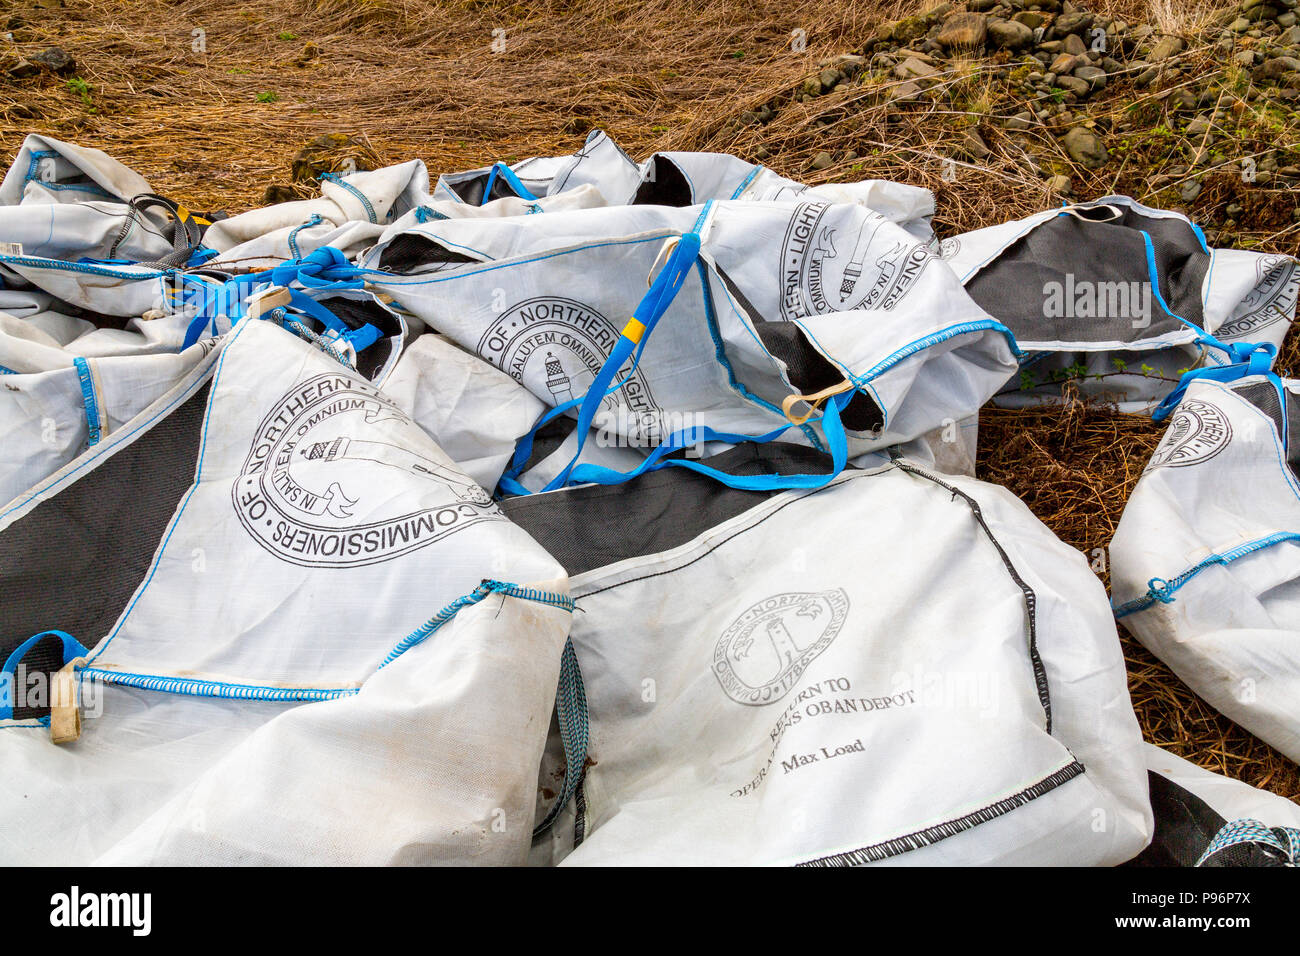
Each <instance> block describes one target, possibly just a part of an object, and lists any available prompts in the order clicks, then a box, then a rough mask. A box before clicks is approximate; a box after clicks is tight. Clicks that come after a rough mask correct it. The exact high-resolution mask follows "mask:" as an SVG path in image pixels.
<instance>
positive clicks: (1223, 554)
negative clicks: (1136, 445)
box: [1111, 375, 1300, 760]
mask: <svg viewBox="0 0 1300 956" xmlns="http://www.w3.org/2000/svg"><path fill="white" fill-rule="evenodd" d="M1111 581H1112V585H1111V586H1112V593H1113V596H1114V601H1115V605H1116V614H1117V615H1118V616H1119V617H1120V618H1121V620H1122V621H1123V624H1124V626H1125V627H1127V628H1128V629H1129V630H1130V631H1132V632H1133V634H1134V636H1135V637H1137V639H1138V640H1139V641H1141V642H1142V644H1143V645H1144V646H1145V647H1147V648H1148V649H1149V650H1150V651H1151V652H1152V653H1153V654H1155V655H1156V656H1157V657H1159V658H1160V659H1161V660H1163V661H1164V662H1165V663H1166V664H1168V665H1169V666H1170V667H1171V668H1172V669H1173V671H1174V673H1176V674H1177V675H1178V676H1179V677H1180V678H1181V679H1182V680H1183V681H1185V682H1186V683H1187V685H1188V686H1189V687H1190V688H1191V689H1192V690H1194V691H1195V692H1196V693H1197V694H1199V695H1200V696H1201V697H1203V698H1205V700H1206V701H1208V702H1209V703H1210V704H1211V705H1212V706H1213V707H1215V708H1216V709H1217V710H1219V711H1221V712H1222V713H1224V714H1225V715H1227V716H1228V717H1230V718H1232V719H1233V720H1235V721H1236V722H1237V723H1239V724H1241V725H1242V726H1243V727H1245V728H1246V729H1247V730H1249V731H1250V732H1251V733H1253V734H1255V735H1256V736H1257V737H1259V738H1260V739H1262V740H1264V741H1266V742H1268V743H1269V744H1271V745H1272V746H1274V747H1276V748H1277V749H1278V750H1280V751H1282V752H1283V753H1284V754H1287V755H1288V756H1289V757H1291V758H1292V759H1293V760H1294V759H1300V382H1297V381H1294V380H1285V379H1278V378H1276V377H1275V376H1271V375H1261V376H1249V377H1246V378H1241V379H1238V380H1237V381H1236V382H1232V383H1226V384H1225V383H1220V382H1213V381H1206V380H1202V381H1197V382H1193V383H1192V384H1191V385H1190V386H1189V387H1188V389H1187V392H1186V394H1185V395H1184V396H1183V398H1182V401H1181V402H1180V404H1179V405H1178V407H1177V408H1176V409H1175V411H1174V412H1173V415H1172V416H1171V417H1170V419H1169V427H1168V429H1167V430H1166V432H1165V435H1164V438H1163V439H1162V440H1161V442H1160V445H1159V446H1158V447H1157V448H1156V450H1155V452H1154V454H1153V455H1152V456H1151V461H1150V462H1149V463H1148V464H1147V467H1146V470H1145V471H1144V472H1143V474H1142V478H1141V479H1140V480H1139V481H1138V483H1137V487H1136V488H1134V489H1133V494H1132V495H1131V497H1130V498H1129V501H1128V504H1127V505H1126V506H1125V508H1124V514H1123V516H1122V518H1121V519H1120V523H1119V527H1118V528H1117V529H1116V531H1115V538H1114V541H1113V542H1112V544H1111Z"/></svg>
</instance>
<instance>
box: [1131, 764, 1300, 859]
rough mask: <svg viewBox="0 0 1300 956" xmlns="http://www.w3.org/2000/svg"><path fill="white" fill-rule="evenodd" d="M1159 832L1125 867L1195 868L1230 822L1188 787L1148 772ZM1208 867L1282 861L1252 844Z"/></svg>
mask: <svg viewBox="0 0 1300 956" xmlns="http://www.w3.org/2000/svg"><path fill="white" fill-rule="evenodd" d="M1147 782H1148V785H1149V787H1150V791H1151V810H1152V812H1153V813H1154V814H1155V820H1156V831H1155V835H1154V836H1153V837H1152V838H1151V845H1150V846H1148V847H1147V848H1146V849H1145V850H1143V851H1142V852H1141V853H1139V854H1138V855H1137V856H1136V857H1134V858H1133V859H1132V860H1130V861H1129V862H1128V863H1126V864H1125V866H1195V865H1196V861H1197V860H1199V859H1200V858H1201V854H1202V853H1204V852H1205V850H1206V848H1207V847H1208V846H1209V845H1210V841H1211V840H1213V839H1214V837H1215V834H1217V833H1218V832H1219V830H1220V829H1222V827H1223V825H1224V824H1225V823H1227V822H1228V821H1227V820H1225V819H1224V818H1223V817H1222V816H1220V815H1219V814H1218V813H1217V812H1216V811H1215V810H1214V809H1213V808H1211V807H1210V805H1209V804H1208V803H1206V802H1205V801H1204V800H1202V799H1201V798H1200V797H1198V796H1196V795H1195V794H1194V793H1192V792H1191V791H1190V790H1187V789H1186V788H1185V787H1180V786H1179V785H1178V784H1176V783H1174V782H1173V781H1172V780H1170V779H1169V778H1168V777H1165V776H1163V775H1162V774H1158V773H1156V772H1154V771H1148V772H1147ZM1203 865H1204V866H1207V867H1233V866H1279V865H1280V862H1279V861H1278V860H1277V859H1276V858H1274V857H1272V856H1270V855H1269V854H1268V853H1266V852H1264V850H1263V849H1261V848H1260V847H1259V846H1257V845H1256V844H1253V843H1242V844H1237V845H1236V846H1232V847H1229V848H1227V849H1226V850H1221V851H1220V852H1218V853H1216V854H1214V856H1212V857H1210V858H1209V859H1208V860H1206V861H1205V863H1204V864H1203Z"/></svg>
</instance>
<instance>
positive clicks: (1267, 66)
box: [1255, 56, 1300, 80]
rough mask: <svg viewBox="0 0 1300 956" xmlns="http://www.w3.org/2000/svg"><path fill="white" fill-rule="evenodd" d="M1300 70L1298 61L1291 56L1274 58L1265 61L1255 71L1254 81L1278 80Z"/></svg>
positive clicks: (1299, 61) (1299, 60)
mask: <svg viewBox="0 0 1300 956" xmlns="http://www.w3.org/2000/svg"><path fill="white" fill-rule="evenodd" d="M1297 70H1300V59H1297V58H1296V57H1293V56H1275V57H1273V58H1272V59H1268V60H1265V61H1264V62H1263V63H1262V64H1261V65H1260V67H1259V69H1257V70H1256V71H1255V78H1256V79H1265V80H1280V79H1282V78H1283V77H1284V76H1287V75H1289V74H1291V73H1295V72H1296V71H1297Z"/></svg>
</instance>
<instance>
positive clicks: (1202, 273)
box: [941, 196, 1300, 412]
mask: <svg viewBox="0 0 1300 956" xmlns="http://www.w3.org/2000/svg"><path fill="white" fill-rule="evenodd" d="M941 254H942V255H943V257H944V259H945V261H946V262H947V263H948V264H949V265H950V266H951V267H952V268H953V269H954V271H956V273H957V275H958V276H960V277H961V279H962V282H963V283H964V284H965V286H966V290H967V291H968V292H969V293H970V294H971V296H972V297H973V298H974V299H975V301H976V302H978V303H979V304H980V305H981V306H982V307H983V308H984V309H985V310H987V311H988V312H989V314H991V315H993V316H994V317H995V318H997V319H999V320H1000V321H1002V322H1003V323H1005V324H1006V325H1007V326H1008V327H1009V328H1010V329H1011V331H1012V332H1013V333H1014V334H1015V336H1016V341H1017V342H1018V343H1019V344H1020V347H1021V349H1023V350H1024V352H1025V353H1026V354H1025V358H1024V359H1023V360H1022V363H1021V369H1020V372H1019V373H1018V374H1017V376H1016V377H1015V378H1013V379H1012V380H1011V381H1010V382H1008V383H1007V385H1006V387H1005V388H1004V389H1003V390H1002V391H1001V392H999V394H998V396H997V401H998V402H999V403H1000V404H1005V405H1010V406H1021V405H1026V404H1033V403H1035V402H1039V401H1042V400H1044V399H1048V398H1050V397H1051V396H1053V395H1055V394H1057V393H1058V391H1059V388H1060V384H1059V383H1060V382H1061V381H1062V380H1063V379H1065V378H1070V379H1073V380H1076V381H1077V382H1078V385H1079V388H1080V389H1081V390H1082V391H1083V392H1084V393H1085V394H1090V395H1097V396H1099V397H1104V398H1105V399H1106V400H1108V401H1114V402H1115V403H1116V404H1117V405H1118V407H1119V408H1120V409H1121V410H1122V411H1129V412H1144V411H1150V410H1151V409H1152V408H1153V407H1154V406H1155V405H1156V404H1157V403H1158V402H1159V401H1160V400H1161V399H1162V398H1163V397H1164V396H1165V395H1166V394H1167V393H1168V392H1169V391H1171V390H1172V388H1173V387H1174V383H1176V382H1177V381H1178V380H1179V378H1180V376H1181V373H1182V372H1183V371H1184V370H1185V369H1188V368H1197V367H1199V366H1202V365H1222V364H1228V363H1231V362H1233V361H1234V360H1235V358H1234V356H1233V355H1232V354H1230V353H1229V352H1227V351H1225V349H1224V348H1222V347H1220V346H1233V345H1238V344H1244V343H1267V344H1270V345H1273V346H1279V345H1280V344H1281V342H1282V339H1283V337H1284V336H1285V335H1286V332H1287V329H1288V328H1289V327H1290V323H1291V321H1292V319H1294V317H1295V309H1296V295H1297V289H1300V269H1297V267H1296V261H1295V260H1294V259H1292V258H1291V257H1290V256H1281V255H1273V254H1265V253H1258V252H1248V251H1243V250H1233V249H1211V248H1210V247H1209V246H1208V245H1207V244H1206V242H1205V236H1204V234H1203V233H1202V232H1201V230H1200V229H1199V228H1197V226H1196V225H1195V224H1193V223H1192V222H1191V221H1190V220H1189V219H1187V217H1186V216H1183V215H1181V214H1179V213H1176V212H1169V211H1166V210H1160V209H1152V208H1150V207H1148V206H1144V205H1142V204H1141V203H1138V202H1135V201H1134V200H1132V199H1130V198H1128V197H1127V196H1106V197H1104V198H1101V199H1098V200H1095V201H1093V202H1087V203H1079V204H1077V205H1074V206H1070V207H1067V208H1064V209H1049V210H1045V211H1043V212H1041V213H1037V214H1035V215H1033V216H1030V217H1028V218H1026V219H1021V220H1017V221H1014V222H1008V223H1002V224H1000V225H997V226H990V227H988V228H985V229H978V230H976V231H974V232H968V233H965V234H963V235H960V236H956V237H954V238H952V239H947V240H944V242H943V244H942V247H941ZM1081 376H1082V377H1081Z"/></svg>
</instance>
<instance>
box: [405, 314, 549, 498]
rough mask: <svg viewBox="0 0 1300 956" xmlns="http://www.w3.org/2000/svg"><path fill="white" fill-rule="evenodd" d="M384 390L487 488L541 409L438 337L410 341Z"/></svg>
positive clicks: (484, 365)
mask: <svg viewBox="0 0 1300 956" xmlns="http://www.w3.org/2000/svg"><path fill="white" fill-rule="evenodd" d="M383 389H384V394H385V395H387V396H388V397H389V398H390V399H391V400H392V401H393V403H394V404H395V405H397V406H398V407H399V408H400V409H402V411H404V412H405V413H406V414H407V415H409V416H410V417H411V420H412V421H414V422H415V423H416V424H417V425H419V426H420V427H421V428H423V429H424V430H425V431H427V432H428V433H429V434H430V435H431V436H432V437H433V440H434V441H435V442H437V443H438V447H439V448H441V449H442V450H443V451H444V452H446V454H447V456H448V457H449V458H451V460H452V461H454V462H455V463H456V466H457V467H458V468H459V469H460V470H461V471H463V472H464V473H465V474H466V475H468V476H469V477H470V478H473V479H474V481H475V482H477V483H478V484H479V485H481V486H482V487H484V488H487V489H493V488H496V486H497V482H498V481H500V480H501V473H502V472H503V471H504V470H505V468H506V465H507V464H508V463H509V461H510V457H511V455H513V454H514V450H515V443H516V442H518V440H519V438H520V436H522V435H524V434H526V433H527V432H528V430H529V429H530V428H531V427H532V426H533V423H534V422H536V421H537V419H538V418H539V417H540V416H541V414H542V412H543V411H544V409H545V406H544V405H543V404H542V403H541V401H539V400H538V399H537V398H536V397H535V396H534V395H533V394H532V393H531V392H529V391H528V390H527V389H526V388H524V387H523V386H522V385H520V384H519V383H518V382H516V381H515V380H514V379H512V378H511V377H510V376H508V375H506V374H505V373H504V372H502V371H500V370H499V369H496V368H493V367H492V366H491V365H488V364H487V362H484V361H483V360H482V359H480V358H478V357H477V356H474V355H470V354H469V353H468V352H466V351H465V350H464V349H462V348H459V347H458V346H456V345H454V344H452V343H451V342H450V341H448V340H447V339H446V338H444V337H443V336H440V335H421V336H420V337H419V338H417V339H415V341H414V342H412V343H411V344H410V345H409V346H408V347H407V348H406V350H405V351H404V352H403V353H402V356H401V358H400V359H398V361H397V365H396V366H395V367H394V369H393V371H392V374H391V375H389V376H388V378H387V379H386V380H385V381H384V384H383Z"/></svg>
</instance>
